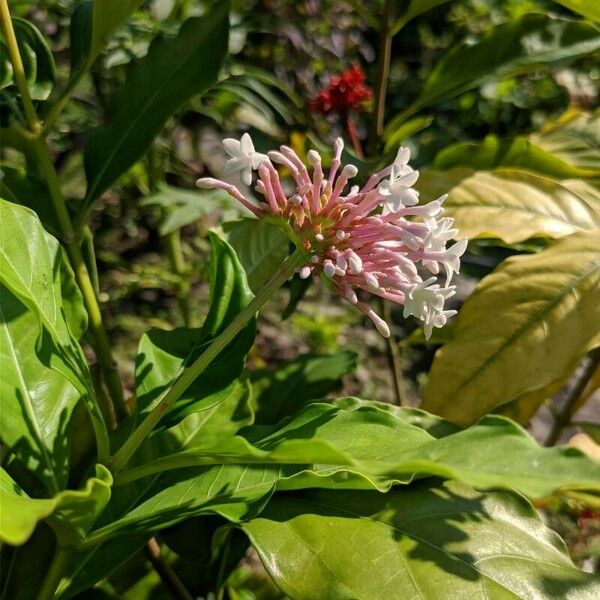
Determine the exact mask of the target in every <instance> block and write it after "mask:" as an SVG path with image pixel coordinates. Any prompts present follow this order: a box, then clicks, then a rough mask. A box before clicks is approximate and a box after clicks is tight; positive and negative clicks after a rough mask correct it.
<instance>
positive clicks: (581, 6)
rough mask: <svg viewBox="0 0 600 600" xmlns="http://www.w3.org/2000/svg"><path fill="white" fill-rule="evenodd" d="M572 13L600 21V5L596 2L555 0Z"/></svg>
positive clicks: (591, 0)
mask: <svg viewBox="0 0 600 600" xmlns="http://www.w3.org/2000/svg"><path fill="white" fill-rule="evenodd" d="M554 2H558V4H562V5H563V6H566V7H567V8H570V9H571V10H572V11H574V12H576V13H579V14H580V15H583V16H584V17H587V18H588V19H591V20H592V21H600V5H599V4H598V2H596V0H554Z"/></svg>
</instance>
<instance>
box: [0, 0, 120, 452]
mask: <svg viewBox="0 0 600 600" xmlns="http://www.w3.org/2000/svg"><path fill="white" fill-rule="evenodd" d="M0 17H1V20H2V30H3V32H4V37H5V42H6V46H7V48H8V53H9V57H10V60H11V64H12V66H13V70H14V74H15V79H16V82H17V87H18V88H19V92H20V94H21V100H22V102H23V107H24V110H25V114H26V117H27V122H28V124H29V129H30V134H29V136H30V145H31V149H32V150H33V152H35V154H36V157H37V159H38V162H39V166H40V169H41V171H42V172H43V174H44V177H45V179H46V182H47V184H48V190H49V192H50V197H51V199H52V204H53V207H54V211H55V213H56V216H57V219H58V222H59V227H60V230H61V233H62V238H63V243H64V245H65V247H66V250H67V254H68V256H69V261H70V263H71V266H72V267H73V271H74V273H75V279H76V281H77V284H78V286H79V289H80V290H81V293H82V295H83V300H84V304H85V307H86V310H87V312H88V317H89V322H90V330H91V332H92V334H93V336H94V339H95V340H96V347H95V350H96V355H97V357H98V362H99V363H100V364H101V366H102V368H103V371H104V376H105V381H106V383H107V387H108V388H109V390H110V392H111V395H113V400H116V401H117V406H118V408H119V409H122V407H125V401H124V399H123V390H122V387H121V381H120V379H119V377H118V373H117V370H116V367H115V363H114V361H113V359H112V353H111V350H110V344H109V341H108V336H107V335H106V330H105V329H104V324H103V322H102V315H101V314H100V308H99V306H98V301H97V298H96V294H95V292H94V288H93V285H92V282H91V280H90V276H89V273H88V271H87V268H86V266H85V262H84V260H83V256H82V254H81V249H80V247H79V244H78V242H77V240H76V236H75V232H74V230H73V224H72V222H71V217H70V216H69V213H68V211H67V205H66V202H65V199H64V197H63V195H62V192H61V191H60V186H59V183H58V176H57V174H56V170H55V168H54V164H53V162H52V158H51V156H50V151H49V149H48V146H47V145H46V143H45V141H44V140H43V139H42V138H41V137H40V134H41V123H40V120H39V118H38V115H37V113H36V110H35V107H34V105H33V101H32V100H31V96H30V94H29V88H28V86H27V81H26V79H25V73H24V70H23V62H22V60H21V54H20V52H19V46H18V44H17V40H16V37H15V32H14V29H13V25H12V20H11V18H10V12H9V10H8V4H7V1H6V0H0ZM88 406H89V404H88ZM96 413H97V414H91V416H92V422H93V424H94V431H95V433H96V440H97V443H98V454H99V456H102V457H103V458H104V455H105V451H106V450H107V449H108V433H107V431H106V424H105V422H104V420H103V419H102V413H101V411H100V410H98V411H96Z"/></svg>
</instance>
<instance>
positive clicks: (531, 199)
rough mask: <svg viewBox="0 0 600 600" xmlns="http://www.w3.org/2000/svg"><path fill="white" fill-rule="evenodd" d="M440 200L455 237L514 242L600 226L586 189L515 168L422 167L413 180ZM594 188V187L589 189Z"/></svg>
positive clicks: (599, 205) (599, 206)
mask: <svg viewBox="0 0 600 600" xmlns="http://www.w3.org/2000/svg"><path fill="white" fill-rule="evenodd" d="M417 187H418V189H419V191H420V192H421V194H423V195H424V196H425V197H427V198H437V197H439V196H440V195H442V194H444V193H448V195H449V196H448V199H447V200H446V202H445V203H444V207H445V208H446V210H447V213H448V216H450V217H453V218H454V219H455V222H456V227H457V228H458V230H459V233H458V237H459V238H465V237H466V238H470V239H472V238H475V237H493V238H500V239H502V240H504V241H505V242H507V243H515V242H520V241H523V240H526V239H528V238H531V237H535V236H545V237H552V238H558V237H562V236H565V235H569V234H571V233H574V232H576V231H581V230H584V231H592V230H595V231H598V230H600V202H598V201H597V200H596V199H595V198H594V197H593V195H592V193H591V192H590V190H588V189H583V188H581V186H577V185H571V183H570V180H569V181H566V182H560V181H556V180H554V179H549V178H547V177H542V176H540V175H535V174H533V173H529V172H526V171H518V170H516V169H496V170H493V171H473V170H471V169H466V168H462V167H456V168H454V169H451V170H449V171H445V172H437V171H425V172H424V173H423V174H422V176H421V177H420V179H419V182H418V185H417ZM590 189H593V188H590Z"/></svg>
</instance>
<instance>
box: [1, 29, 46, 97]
mask: <svg viewBox="0 0 600 600" xmlns="http://www.w3.org/2000/svg"><path fill="white" fill-rule="evenodd" d="M12 23H13V28H14V31H15V37H16V38H17V45H18V46H19V51H20V54H21V59H22V60H23V69H24V71H25V78H26V80H27V87H28V89H29V94H30V96H31V97H32V98H33V99H34V100H46V98H48V96H49V95H50V91H51V90H52V86H53V84H54V79H55V77H56V66H55V64H54V57H53V56H52V52H51V50H50V48H49V47H48V44H47V43H46V40H45V39H44V36H43V35H42V34H41V33H40V32H39V30H38V29H37V27H36V26H35V25H34V24H33V23H31V22H30V21H27V20H25V19H19V18H17V17H14V18H13V19H12ZM5 44H6V41H5V40H4V35H3V34H2V33H1V32H0V89H3V88H6V87H8V86H11V88H12V91H14V93H15V94H18V92H17V88H16V84H15V82H14V81H13V69H12V66H11V64H10V62H9V59H8V50H7V48H6V45H5Z"/></svg>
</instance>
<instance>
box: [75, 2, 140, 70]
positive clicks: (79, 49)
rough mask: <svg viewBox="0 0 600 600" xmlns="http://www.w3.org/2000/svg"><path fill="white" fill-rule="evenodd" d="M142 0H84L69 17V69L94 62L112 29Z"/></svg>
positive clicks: (115, 28)
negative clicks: (83, 63) (84, 62)
mask: <svg viewBox="0 0 600 600" xmlns="http://www.w3.org/2000/svg"><path fill="white" fill-rule="evenodd" d="M143 1H144V0H94V1H92V0H86V1H84V2H80V3H79V4H78V5H77V6H76V7H75V10H74V11H73V17H72V18H71V30H70V34H71V43H70V49H71V71H73V70H75V69H77V68H78V67H80V66H81V64H82V62H83V61H86V62H87V63H88V64H91V63H92V62H94V60H95V59H96V57H97V56H98V54H99V53H100V52H102V50H103V49H104V46H105V45H106V44H107V42H108V41H109V40H110V38H111V37H112V36H113V34H114V33H115V31H117V29H119V28H120V27H121V26H122V25H123V23H125V21H126V20H127V18H128V17H129V15H131V14H132V13H133V12H134V11H135V10H136V9H137V8H138V7H139V6H140V5H141V4H142V2H143Z"/></svg>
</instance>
